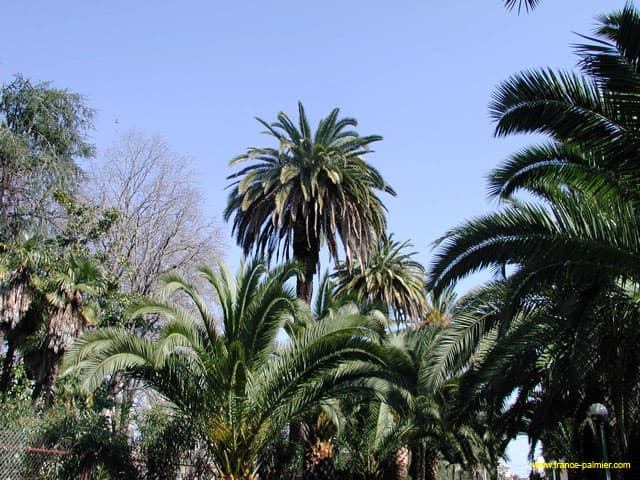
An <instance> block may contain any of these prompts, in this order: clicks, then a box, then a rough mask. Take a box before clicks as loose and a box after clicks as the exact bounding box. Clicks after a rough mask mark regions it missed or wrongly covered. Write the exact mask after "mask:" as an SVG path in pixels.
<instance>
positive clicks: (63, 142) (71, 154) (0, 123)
mask: <svg viewBox="0 0 640 480" xmlns="http://www.w3.org/2000/svg"><path fill="white" fill-rule="evenodd" d="M92 116H93V111H92V110H91V109H90V108H89V107H87V106H86V104H85V101H84V99H83V98H82V97H81V96H80V95H78V94H74V93H70V92H67V91H65V90H60V89H56V88H53V87H52V86H51V85H50V84H47V83H38V84H32V83H31V81H29V80H27V79H25V78H23V77H21V76H17V77H16V78H15V80H14V81H13V82H11V83H9V84H5V85H3V86H2V89H1V90H0V241H3V242H6V241H8V240H10V239H12V238H15V237H16V236H17V235H18V233H20V232H21V231H25V232H29V233H34V232H35V231H47V229H50V228H51V227H52V226H53V224H52V220H53V219H55V218H56V216H55V215H54V212H55V211H56V209H57V208H56V202H55V201H54V198H53V194H54V193H55V191H56V190H59V189H62V190H73V189H75V188H76V187H77V185H78V181H79V179H80V177H81V173H82V172H81V169H80V167H79V166H78V164H77V159H78V158H88V157H90V156H91V155H92V154H93V146H92V145H91V144H90V143H89V142H88V140H87V132H88V131H89V130H90V129H91V128H92V123H91V122H92Z"/></svg>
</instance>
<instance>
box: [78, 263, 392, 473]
mask: <svg viewBox="0 0 640 480" xmlns="http://www.w3.org/2000/svg"><path fill="white" fill-rule="evenodd" d="M200 273H201V274H202V275H203V277H204V278H205V279H206V280H207V281H208V283H209V284H210V285H211V286H212V287H213V289H214V290H215V292H216V294H217V296H218V298H219V302H220V309H221V313H222V318H221V325H220V326H219V327H218V325H217V322H216V320H215V318H214V316H213V314H212V313H211V311H210V309H209V307H208V305H207V302H206V300H205V299H204V298H203V297H202V296H201V295H200V294H199V293H198V292H197V291H196V290H195V289H194V288H193V287H192V286H191V285H190V284H189V283H188V282H186V281H185V280H184V279H181V278H179V277H177V276H172V277H169V278H168V279H167V282H166V283H165V287H164V289H163V292H164V293H165V294H168V293H180V294H181V295H183V296H186V298H188V299H189V300H190V302H192V303H193V309H187V308H185V307H182V306H180V305H179V304H176V303H173V302H171V301H169V300H167V299H166V298H164V299H163V298H160V299H147V300H145V301H143V302H142V303H140V304H139V305H138V306H137V308H135V309H134V311H133V314H134V315H140V314H147V313H154V314H158V315H161V316H162V317H163V318H164V319H165V322H166V323H165V324H164V326H163V327H162V329H161V331H160V332H159V334H158V337H157V338H154V339H145V338H139V337H136V336H134V335H132V334H130V333H128V332H125V331H122V330H118V329H100V330H97V331H96V332H93V333H89V334H85V335H84V336H83V337H81V338H80V340H79V341H78V342H77V343H76V344H75V346H74V347H73V348H72V350H71V351H70V353H69V355H68V356H67V359H66V365H67V367H70V368H72V369H73V370H75V371H78V372H79V373H80V376H81V378H82V379H83V386H84V388H85V389H86V390H87V391H93V390H94V389H96V388H97V387H98V386H99V385H100V384H101V382H102V381H103V379H104V378H105V376H107V375H110V374H113V373H114V372H116V371H124V372H126V373H127V374H129V375H134V376H137V377H139V378H141V379H143V380H144V381H145V382H146V384H147V385H148V387H149V388H151V389H153V390H155V391H157V392H158V393H159V394H160V395H162V397H164V398H165V399H166V400H167V401H168V402H170V404H171V405H173V406H174V408H175V409H176V414H181V415H185V416H188V417H190V418H191V420H190V421H191V422H193V425H194V428H195V429H196V431H197V432H198V433H199V434H200V435H201V437H202V438H204V439H205V440H206V441H207V443H208V445H209V448H210V451H211V453H212V456H213V458H214V461H215V464H216V468H217V469H218V470H219V471H220V472H221V474H222V475H223V477H224V478H254V476H255V472H256V471H257V468H258V465H259V460H260V453H261V452H262V451H263V449H264V446H265V445H266V444H267V442H268V441H269V440H270V439H272V438H273V436H274V435H275V434H277V433H278V432H280V431H281V430H282V429H283V428H284V427H285V425H286V424H287V422H288V421H290V420H291V419H292V418H295V417H298V416H299V415H301V414H302V413H303V412H305V411H306V410H308V409H309V408H310V406H311V405H313V404H321V403H322V402H323V401H327V400H328V399H329V398H330V397H331V395H333V394H335V392H336V391H337V390H340V391H342V392H343V393H344V392H348V391H350V390H351V389H355V388H362V387H358V386H357V382H356V380H358V379H362V378H383V377H385V376H388V375H389V374H388V371H389V370H390V365H389V362H388V359H387V357H386V356H385V351H384V349H382V348H381V347H380V346H379V342H378V336H379V334H380V332H381V329H380V328H379V326H378V325H377V323H375V322H371V321H369V320H367V319H366V318H365V317H362V316H360V315H351V316H335V317H333V318H332V319H331V320H330V321H316V322H307V323H308V326H307V327H306V328H304V329H301V330H296V335H295V336H294V337H293V338H292V340H291V342H290V344H282V343H280V342H279V341H278V337H279V335H281V333H280V332H282V329H283V328H285V327H286V326H287V325H288V324H290V323H291V322H298V321H301V322H306V320H307V319H309V317H310V313H309V310H308V307H307V306H306V305H305V304H304V302H302V301H301V300H299V299H297V298H296V296H295V294H294V292H293V291H291V290H290V289H289V287H287V280H289V279H290V278H291V277H292V276H295V275H296V273H297V272H296V269H295V268H294V266H293V265H292V264H290V263H288V264H285V265H283V266H280V267H278V268H276V269H274V270H272V271H268V270H267V268H266V265H265V263H264V262H263V261H258V260H255V261H252V262H251V263H250V264H248V265H245V266H243V267H241V269H240V271H239V273H238V274H237V275H236V276H235V277H234V276H233V275H231V274H230V273H229V272H228V271H227V270H225V269H224V268H220V270H219V271H218V272H214V271H212V270H211V269H207V268H203V269H201V270H200ZM349 385H352V386H349Z"/></svg>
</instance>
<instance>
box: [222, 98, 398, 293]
mask: <svg viewBox="0 0 640 480" xmlns="http://www.w3.org/2000/svg"><path fill="white" fill-rule="evenodd" d="M338 115H339V109H337V108H336V109H334V110H332V111H331V113H329V115H328V116H327V117H326V118H324V119H322V120H320V122H319V123H318V127H317V129H316V131H315V133H314V132H312V130H311V127H310V126H309V122H308V120H307V116H306V113H305V111H304V107H303V106H302V103H300V102H299V103H298V116H299V117H298V124H297V125H296V124H295V123H294V122H293V121H292V120H291V119H290V118H289V117H288V116H287V115H286V114H285V113H282V112H281V113H279V114H278V117H277V118H278V120H277V122H275V123H271V124H269V123H267V122H265V121H264V120H261V119H258V121H259V122H260V123H261V124H262V125H263V126H264V127H265V128H266V129H267V130H266V132H265V133H266V134H268V135H270V136H272V137H274V138H275V139H276V141H277V142H278V145H276V146H275V147H260V148H258V147H252V148H250V149H248V151H247V153H245V154H243V155H240V156H238V157H236V158H235V159H233V160H232V161H231V163H230V166H236V165H238V164H241V163H244V162H251V163H250V165H248V166H246V167H244V168H242V169H241V170H239V171H238V172H235V173H233V174H232V175H230V176H229V179H231V180H233V182H232V183H231V185H230V188H231V193H230V195H229V200H228V204H227V208H226V210H225V212H224V216H225V219H227V220H229V219H230V218H231V217H232V216H233V217H234V219H233V232H234V234H235V235H236V238H237V240H238V243H239V244H240V245H241V246H242V248H243V249H244V252H245V254H248V253H249V252H251V251H255V252H257V253H258V254H264V255H266V256H267V257H268V258H271V257H273V256H276V257H279V256H284V257H289V255H290V253H292V254H293V258H294V259H295V260H297V261H298V262H299V263H300V266H301V271H300V275H299V278H298V283H297V289H296V292H297V296H298V298H301V299H303V300H304V301H305V302H306V303H307V304H310V303H311V297H312V293H313V276H314V274H315V273H316V268H317V265H318V262H319V255H320V249H321V247H322V245H323V244H324V243H325V242H326V244H327V246H328V248H329V256H330V257H331V258H332V259H335V260H337V259H338V257H339V245H338V241H340V242H341V243H342V245H343V248H344V257H345V261H346V262H347V264H348V265H351V262H352V260H353V258H354V257H357V258H358V259H359V261H360V262H362V263H363V264H366V262H367V260H368V258H369V251H370V250H371V248H372V247H373V246H374V245H375V243H376V241H377V239H378V236H379V235H381V234H382V233H383V232H384V230H385V227H386V217H385V212H386V209H385V207H384V205H383V203H382V201H381V200H380V198H378V196H377V191H384V192H386V193H389V194H391V195H395V192H394V191H393V189H392V188H391V187H390V186H389V185H387V184H386V182H385V181H384V179H383V178H382V176H381V175H380V173H379V172H378V171H377V170H376V169H375V168H374V167H373V166H371V165H370V164H369V163H367V162H366V161H365V160H364V155H366V154H367V153H369V151H370V150H369V146H370V144H372V143H373V142H377V141H380V140H382V137H380V136H378V135H367V136H360V135H359V134H358V133H357V132H356V131H354V130H351V129H350V127H356V126H357V121H356V120H355V119H353V118H338ZM290 250H291V252H290Z"/></svg>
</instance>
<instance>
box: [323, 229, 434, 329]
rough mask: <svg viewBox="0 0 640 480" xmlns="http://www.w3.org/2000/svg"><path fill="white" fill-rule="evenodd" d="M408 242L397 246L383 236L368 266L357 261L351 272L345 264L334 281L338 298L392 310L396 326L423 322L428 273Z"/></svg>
mask: <svg viewBox="0 0 640 480" xmlns="http://www.w3.org/2000/svg"><path fill="white" fill-rule="evenodd" d="M410 247H411V244H410V243H409V242H402V243H400V242H397V241H395V240H393V235H386V234H385V235H382V236H381V237H380V239H379V240H378V242H377V243H376V245H375V246H374V248H373V249H372V251H371V252H370V257H369V261H368V262H367V264H366V265H363V264H361V262H359V261H357V262H356V264H355V265H354V266H353V267H352V268H349V266H348V265H347V264H345V263H342V264H340V265H339V266H338V268H337V269H336V272H335V273H334V275H333V278H334V279H335V281H336V292H335V294H336V295H337V296H341V295H354V296H355V298H356V299H357V300H358V301H359V302H380V303H381V304H382V305H384V307H385V309H386V310H391V311H392V312H393V314H394V316H395V320H396V321H397V322H410V321H413V322H420V321H422V319H423V318H424V317H425V314H426V311H427V303H426V298H425V282H426V272H425V269H424V267H423V266H422V265H421V264H420V263H419V262H417V261H415V260H413V256H414V255H415V252H406V249H407V248H410Z"/></svg>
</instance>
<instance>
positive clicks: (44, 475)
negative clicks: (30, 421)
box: [0, 424, 72, 480]
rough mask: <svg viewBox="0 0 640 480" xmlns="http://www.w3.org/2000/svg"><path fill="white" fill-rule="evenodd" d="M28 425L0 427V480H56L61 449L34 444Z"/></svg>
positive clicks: (64, 453) (61, 459) (65, 453)
mask: <svg viewBox="0 0 640 480" xmlns="http://www.w3.org/2000/svg"><path fill="white" fill-rule="evenodd" d="M29 427H30V426H29V425H20V424H15V425H2V424H0V480H23V479H24V480H27V479H28V480H41V479H42V480H48V479H52V480H54V479H58V478H59V475H58V472H59V469H60V466H61V464H62V461H63V460H64V458H65V457H68V456H69V455H72V453H71V452H68V451H64V450H52V449H48V448H42V446H41V445H40V446H39V445H37V444H36V443H35V440H34V436H33V435H32V434H31V428H29Z"/></svg>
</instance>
